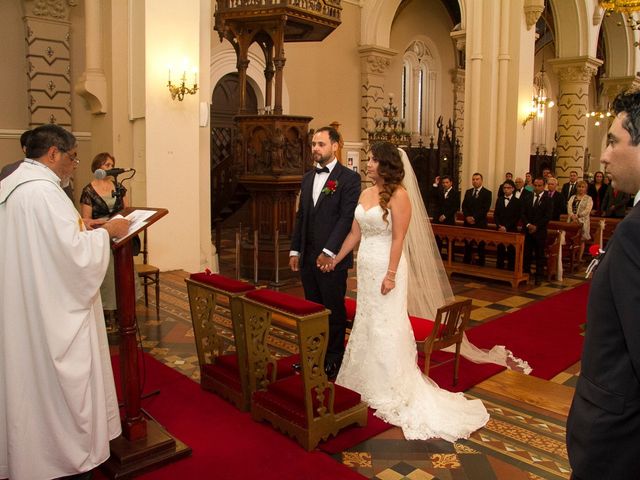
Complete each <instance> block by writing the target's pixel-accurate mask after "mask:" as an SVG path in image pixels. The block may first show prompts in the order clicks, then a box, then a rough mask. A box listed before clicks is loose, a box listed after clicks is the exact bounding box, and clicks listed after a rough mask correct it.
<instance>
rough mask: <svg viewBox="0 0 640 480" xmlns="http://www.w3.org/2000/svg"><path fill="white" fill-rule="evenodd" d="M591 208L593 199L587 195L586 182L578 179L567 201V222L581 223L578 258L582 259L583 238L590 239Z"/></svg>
mask: <svg viewBox="0 0 640 480" xmlns="http://www.w3.org/2000/svg"><path fill="white" fill-rule="evenodd" d="M592 208H593V199H592V198H591V197H590V196H589V195H587V182H585V181H584V180H578V182H577V183H576V194H575V195H574V196H572V197H571V198H570V199H569V201H568V202H567V211H568V212H569V215H568V217H567V222H569V223H578V224H580V225H582V244H581V245H580V253H579V257H580V260H581V259H582V253H583V252H584V242H585V240H590V239H591V234H590V233H589V230H590V229H591V219H590V218H589V214H590V213H591V210H592Z"/></svg>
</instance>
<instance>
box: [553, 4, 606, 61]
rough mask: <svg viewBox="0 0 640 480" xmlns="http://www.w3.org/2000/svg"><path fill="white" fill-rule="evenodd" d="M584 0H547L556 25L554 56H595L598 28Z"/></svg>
mask: <svg viewBox="0 0 640 480" xmlns="http://www.w3.org/2000/svg"><path fill="white" fill-rule="evenodd" d="M588 3H590V2H585V1H584V0H549V6H550V7H551V10H552V11H553V18H554V21H555V25H556V56H557V57H558V58H571V57H582V56H591V57H595V52H596V45H597V42H598V28H597V27H594V28H593V29H590V28H589V26H590V25H593V22H592V15H591V14H590V12H589V10H588Z"/></svg>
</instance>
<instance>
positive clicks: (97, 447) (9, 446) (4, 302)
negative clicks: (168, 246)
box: [0, 160, 121, 480]
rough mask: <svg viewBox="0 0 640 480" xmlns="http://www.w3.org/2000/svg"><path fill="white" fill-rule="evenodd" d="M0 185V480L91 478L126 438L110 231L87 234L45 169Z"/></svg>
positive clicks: (31, 167) (33, 167)
mask: <svg viewBox="0 0 640 480" xmlns="http://www.w3.org/2000/svg"><path fill="white" fill-rule="evenodd" d="M27 162H30V160H27V161H26V162H25V163H23V164H21V165H20V167H19V168H18V169H17V170H16V171H15V172H14V173H13V174H12V175H10V176H9V177H7V178H6V179H4V180H3V181H2V182H1V183H0V478H6V477H10V478H11V480H20V479H28V480H37V479H50V478H57V477H61V476H66V475H72V474H76V473H79V472H85V471H88V470H90V469H92V468H94V467H95V466H97V465H99V464H101V463H102V462H104V461H105V460H106V459H107V458H108V457H109V440H110V439H113V438H115V437H117V436H118V435H119V434H120V432H121V427H120V415H119V410H118V401H117V397H116V392H115V385H114V380H113V372H112V370H111V363H110V357H109V345H108V341H107V334H106V329H105V324H104V316H103V313H102V304H101V301H100V295H99V289H100V284H101V283H102V280H103V278H104V275H105V271H106V269H107V264H108V263H109V251H110V248H109V234H108V232H107V231H106V230H104V229H97V230H92V231H86V230H85V228H84V225H83V223H82V220H81V218H80V215H79V214H78V212H77V211H76V209H75V208H74V206H73V204H72V203H71V201H70V200H69V198H68V197H67V195H66V194H65V193H64V191H63V190H62V189H61V188H60V180H59V178H58V177H57V176H56V175H55V173H53V171H51V170H50V169H48V168H47V167H45V166H44V165H42V164H40V163H27Z"/></svg>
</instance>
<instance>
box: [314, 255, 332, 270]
mask: <svg viewBox="0 0 640 480" xmlns="http://www.w3.org/2000/svg"><path fill="white" fill-rule="evenodd" d="M316 267H318V268H319V269H320V270H321V271H322V272H325V273H326V272H330V271H331V270H333V258H331V257H329V256H327V255H325V254H324V253H321V254H320V255H318V258H316Z"/></svg>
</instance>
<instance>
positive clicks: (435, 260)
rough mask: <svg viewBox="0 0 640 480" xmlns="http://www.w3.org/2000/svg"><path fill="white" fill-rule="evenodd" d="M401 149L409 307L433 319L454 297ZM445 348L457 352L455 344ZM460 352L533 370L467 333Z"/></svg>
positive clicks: (477, 360)
mask: <svg viewBox="0 0 640 480" xmlns="http://www.w3.org/2000/svg"><path fill="white" fill-rule="evenodd" d="M398 150H399V152H400V157H401V158H402V163H403V165H404V172H405V176H404V180H403V182H402V183H403V185H404V187H405V189H406V190H407V193H408V194H409V199H410V201H411V209H412V214H411V222H410V224H409V229H408V231H407V235H406V237H405V243H404V255H405V258H406V259H407V264H408V266H409V291H408V301H407V305H408V310H409V314H410V315H415V316H417V317H422V318H430V319H433V318H435V316H436V311H437V310H438V307H440V306H441V305H444V304H445V303H448V302H450V301H453V300H454V298H455V297H454V295H453V291H452V290H451V284H450V283H449V278H448V277H447V272H446V270H445V268H444V264H443V263H442V258H441V257H440V251H439V250H438V247H437V244H436V241H435V236H434V234H433V229H432V228H431V222H430V221H429V216H428V215H427V210H426V208H425V206H424V203H423V201H422V196H421V195H420V188H419V186H418V181H417V180H416V176H415V173H414V171H413V168H412V167H411V163H410V162H409V157H408V156H407V154H406V152H405V151H404V150H402V149H401V148H399V149H398ZM445 351H450V352H455V345H453V346H451V347H449V348H447V349H445ZM460 353H461V355H462V356H463V357H464V358H466V359H467V360H470V361H472V362H474V363H495V364H497V365H502V366H504V367H507V368H508V369H511V370H518V371H520V372H523V373H525V374H527V375H528V374H529V373H530V372H531V367H530V366H529V364H528V363H527V362H526V361H525V360H522V359H520V358H517V357H515V356H514V355H513V354H512V353H511V351H509V350H507V348H505V346H503V345H495V346H494V347H493V348H491V350H484V349H481V348H478V347H476V346H475V345H473V344H472V343H471V342H470V341H469V339H468V338H467V335H466V334H465V335H464V338H463V340H462V346H461V349H460Z"/></svg>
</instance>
